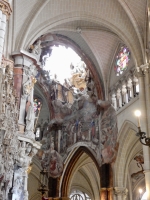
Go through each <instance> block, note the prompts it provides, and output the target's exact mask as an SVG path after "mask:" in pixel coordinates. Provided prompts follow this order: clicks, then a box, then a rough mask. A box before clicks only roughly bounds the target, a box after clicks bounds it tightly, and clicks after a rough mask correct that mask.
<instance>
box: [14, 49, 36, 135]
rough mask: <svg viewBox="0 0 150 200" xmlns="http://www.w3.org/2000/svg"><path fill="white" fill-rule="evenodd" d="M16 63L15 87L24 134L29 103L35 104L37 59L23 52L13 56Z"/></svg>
mask: <svg viewBox="0 0 150 200" xmlns="http://www.w3.org/2000/svg"><path fill="white" fill-rule="evenodd" d="M12 56H13V57H14V61H15V67H14V87H15V90H16V93H17V97H18V99H19V103H18V104H19V105H18V107H19V109H20V113H19V121H18V123H19V131H20V133H24V128H25V113H26V111H27V106H29V105H28V103H33V90H34V83H35V82H36V79H35V76H36V74H37V70H36V66H35V65H34V63H35V64H36V65H37V60H36V57H35V56H33V55H32V54H30V53H28V52H26V51H22V52H18V53H15V54H13V55H12Z"/></svg>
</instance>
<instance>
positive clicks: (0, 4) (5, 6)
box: [0, 0, 12, 19]
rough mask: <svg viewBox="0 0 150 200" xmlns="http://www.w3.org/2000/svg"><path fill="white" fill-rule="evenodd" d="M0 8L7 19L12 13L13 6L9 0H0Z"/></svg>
mask: <svg viewBox="0 0 150 200" xmlns="http://www.w3.org/2000/svg"><path fill="white" fill-rule="evenodd" d="M0 10H1V11H2V13H3V14H4V15H6V17H7V19H8V18H9V16H10V15H11V13H12V9H11V6H10V4H9V2H8V1H7V0H0Z"/></svg>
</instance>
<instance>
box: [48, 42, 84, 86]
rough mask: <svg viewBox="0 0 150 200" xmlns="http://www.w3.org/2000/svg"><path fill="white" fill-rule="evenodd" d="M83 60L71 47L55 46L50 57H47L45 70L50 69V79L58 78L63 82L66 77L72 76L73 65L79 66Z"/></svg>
mask: <svg viewBox="0 0 150 200" xmlns="http://www.w3.org/2000/svg"><path fill="white" fill-rule="evenodd" d="M82 62H83V61H81V58H80V57H79V56H78V54H77V53H76V52H75V51H73V50H72V49H71V48H69V47H68V48H66V47H65V46H61V45H59V46H53V47H52V53H51V55H50V57H48V58H47V59H46V62H45V66H44V70H47V71H50V79H56V78H57V80H58V81H59V82H60V83H61V84H63V83H64V79H69V78H71V76H72V69H71V66H75V67H76V66H79V65H80V64H81V63H82Z"/></svg>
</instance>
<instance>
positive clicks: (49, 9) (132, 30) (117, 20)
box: [12, 0, 147, 89]
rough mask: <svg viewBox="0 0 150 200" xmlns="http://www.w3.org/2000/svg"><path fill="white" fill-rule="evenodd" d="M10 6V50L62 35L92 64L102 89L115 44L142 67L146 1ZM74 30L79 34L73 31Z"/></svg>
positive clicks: (37, 2) (50, 2) (34, 2)
mask: <svg viewBox="0 0 150 200" xmlns="http://www.w3.org/2000/svg"><path fill="white" fill-rule="evenodd" d="M14 3H15V4H14V8H13V10H14V12H13V17H14V19H15V23H14V28H13V33H14V34H13V44H12V51H17V50H19V49H20V48H21V49H28V48H29V46H30V45H31V44H33V42H34V41H36V40H37V38H39V37H40V36H41V35H44V34H47V33H55V34H60V35H63V36H66V37H68V38H69V39H70V40H72V41H73V42H75V43H76V44H77V45H79V47H80V48H81V50H82V51H83V52H84V53H85V54H86V55H87V56H88V57H89V58H90V59H91V61H92V62H93V63H94V66H95V67H96V69H97V71H98V73H99V76H100V77H101V79H102V80H103V84H104V88H105V89H106V88H107V86H108V85H109V79H110V76H111V67H113V64H114V63H113V60H114V58H115V56H116V52H117V51H118V48H119V45H121V44H126V45H127V46H128V47H129V49H130V51H131V53H132V55H133V59H134V65H135V66H139V65H141V64H143V58H144V53H145V52H144V48H146V47H143V45H142V42H143V41H144V40H145V39H144V38H145V35H146V30H145V25H146V3H147V2H146V0H144V1H140V0H138V2H137V1H136V2H135V1H134V0H130V1H119V0H113V1H112V0H108V1H107V2H106V1H104V0H101V1H97V0H94V1H92V2H91V1H82V2H76V1H75V0H71V1H69V2H68V0H66V1H53V0H51V1H38V0H33V1H32V2H31V1H29V0H28V1H25V0H22V1H18V0H15V1H14ZM20 16H21V17H20ZM78 27H79V28H81V33H78V32H77V28H78ZM135 60H136V62H135Z"/></svg>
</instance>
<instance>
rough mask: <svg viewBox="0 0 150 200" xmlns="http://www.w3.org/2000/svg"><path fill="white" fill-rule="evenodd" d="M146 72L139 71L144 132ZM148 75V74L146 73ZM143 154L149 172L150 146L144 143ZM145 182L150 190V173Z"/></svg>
mask: <svg viewBox="0 0 150 200" xmlns="http://www.w3.org/2000/svg"><path fill="white" fill-rule="evenodd" d="M145 73H147V72H146V71H145V70H144V71H141V70H140V71H139V73H138V76H139V89H140V93H139V105H140V110H141V112H142V117H141V130H142V131H143V132H146V133H148V121H147V112H146V109H147V108H146V95H147V94H146V87H145V84H146V82H147V78H146V80H145ZM146 77H147V75H146ZM143 156H144V170H145V171H146V172H147V171H149V170H150V150H149V147H148V146H145V145H143ZM145 184H146V191H147V192H148V191H150V177H149V173H145ZM147 200H150V194H149V192H148V195H147Z"/></svg>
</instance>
